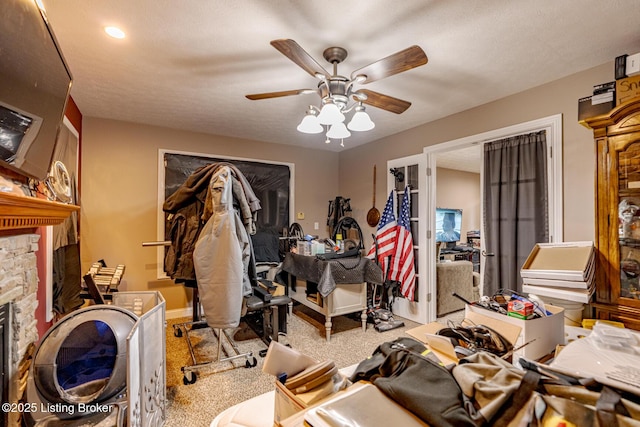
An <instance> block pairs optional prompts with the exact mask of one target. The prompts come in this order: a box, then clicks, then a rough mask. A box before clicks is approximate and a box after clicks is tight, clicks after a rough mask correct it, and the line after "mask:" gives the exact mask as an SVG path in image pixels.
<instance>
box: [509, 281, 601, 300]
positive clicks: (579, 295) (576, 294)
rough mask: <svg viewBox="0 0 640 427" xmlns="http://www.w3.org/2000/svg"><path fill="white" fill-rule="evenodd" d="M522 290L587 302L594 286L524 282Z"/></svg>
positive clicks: (593, 290) (528, 292) (544, 295)
mask: <svg viewBox="0 0 640 427" xmlns="http://www.w3.org/2000/svg"><path fill="white" fill-rule="evenodd" d="M522 292H524V293H527V294H535V295H538V296H543V297H551V298H557V299H561V300H566V301H573V302H581V303H583V304H589V302H591V297H592V296H593V293H594V292H595V286H592V287H590V288H587V289H576V288H563V287H553V286H538V285H532V284H527V283H524V284H523V285H522Z"/></svg>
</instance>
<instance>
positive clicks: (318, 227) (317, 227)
mask: <svg viewBox="0 0 640 427" xmlns="http://www.w3.org/2000/svg"><path fill="white" fill-rule="evenodd" d="M313 229H314V230H320V224H319V223H317V222H314V223H313Z"/></svg>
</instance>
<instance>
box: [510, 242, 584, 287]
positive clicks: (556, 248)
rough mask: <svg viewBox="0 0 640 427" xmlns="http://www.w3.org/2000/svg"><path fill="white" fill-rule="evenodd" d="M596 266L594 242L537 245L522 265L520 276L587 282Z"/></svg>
mask: <svg viewBox="0 0 640 427" xmlns="http://www.w3.org/2000/svg"><path fill="white" fill-rule="evenodd" d="M594 264H595V248H594V246H593V242H564V243H537V244H536V245H535V246H534V248H533V249H532V250H531V253H530V254H529V256H528V257H527V260H526V261H525V262H524V264H523V265H522V269H521V270H520V275H521V276H522V277H523V278H527V277H533V278H537V279H557V280H569V281H571V280H573V281H578V282H586V281H588V280H589V278H590V276H591V275H592V270H593V269H594V268H595V267H594Z"/></svg>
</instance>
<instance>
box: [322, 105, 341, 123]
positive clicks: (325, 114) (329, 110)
mask: <svg viewBox="0 0 640 427" xmlns="http://www.w3.org/2000/svg"><path fill="white" fill-rule="evenodd" d="M318 121H319V122H320V124H322V125H335V124H337V123H342V122H344V114H342V111H340V108H338V106H337V105H336V104H334V103H333V101H330V102H327V103H326V104H324V105H323V106H322V110H320V114H319V115H318Z"/></svg>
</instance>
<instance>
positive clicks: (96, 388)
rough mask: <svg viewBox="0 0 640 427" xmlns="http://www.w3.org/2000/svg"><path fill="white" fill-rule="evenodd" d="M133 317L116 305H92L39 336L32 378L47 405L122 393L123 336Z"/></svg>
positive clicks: (124, 382)
mask: <svg viewBox="0 0 640 427" xmlns="http://www.w3.org/2000/svg"><path fill="white" fill-rule="evenodd" d="M136 321H137V317H136V316H135V315H134V314H133V313H131V312H129V311H127V310H124V309H122V308H120V307H115V306H109V305H94V306H91V307H87V308H83V309H81V310H77V311H76V312H73V313H71V314H69V315H68V316H67V317H65V318H63V319H62V320H61V321H60V322H58V323H57V324H56V325H54V326H53V327H52V328H51V329H50V330H49V331H48V332H47V333H46V334H45V336H44V337H43V339H42V341H41V343H40V346H39V347H38V349H37V350H36V354H35V357H34V362H33V371H32V373H33V380H34V383H35V385H36V388H37V389H38V392H39V393H40V395H41V396H42V397H43V398H44V399H45V400H47V401H49V402H51V403H70V404H78V403H100V402H104V401H105V400H107V399H109V398H111V397H113V396H115V395H116V394H118V393H124V392H125V391H126V385H127V359H126V355H127V354H126V344H127V341H126V340H127V335H128V334H129V332H131V329H132V328H133V326H134V324H135V322H136Z"/></svg>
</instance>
